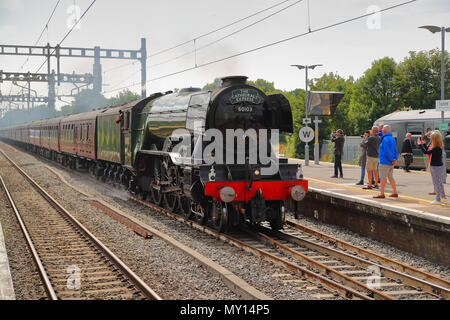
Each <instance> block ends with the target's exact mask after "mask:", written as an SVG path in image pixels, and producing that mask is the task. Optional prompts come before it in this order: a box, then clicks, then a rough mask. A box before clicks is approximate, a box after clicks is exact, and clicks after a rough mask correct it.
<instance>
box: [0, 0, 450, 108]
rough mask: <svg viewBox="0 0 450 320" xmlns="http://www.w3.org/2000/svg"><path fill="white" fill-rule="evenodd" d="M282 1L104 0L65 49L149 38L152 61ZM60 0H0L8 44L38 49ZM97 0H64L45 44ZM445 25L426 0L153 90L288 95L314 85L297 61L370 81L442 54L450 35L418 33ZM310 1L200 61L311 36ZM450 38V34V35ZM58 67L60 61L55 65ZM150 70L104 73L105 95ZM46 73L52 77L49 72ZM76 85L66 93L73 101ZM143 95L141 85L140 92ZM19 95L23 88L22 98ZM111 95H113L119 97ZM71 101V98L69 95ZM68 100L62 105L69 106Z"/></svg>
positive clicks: (439, 7)
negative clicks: (393, 67)
mask: <svg viewBox="0 0 450 320" xmlns="http://www.w3.org/2000/svg"><path fill="white" fill-rule="evenodd" d="M281 1H282V0H228V1H217V0H191V1H185V0H147V1H144V0H127V1H119V0H97V2H96V3H95V4H94V5H93V6H92V8H91V9H90V10H89V11H88V13H87V14H86V16H85V17H84V18H83V19H82V20H81V22H80V28H79V29H76V30H74V31H73V32H72V33H71V34H70V35H69V37H68V38H67V39H66V40H65V41H64V43H63V45H62V46H73V47H87V48H92V47H94V46H100V47H102V48H110V49H139V48H140V38H141V37H144V38H146V39H147V50H148V52H149V54H152V53H154V52H157V51H159V50H162V49H165V48H167V47H170V46H173V45H176V44H179V43H181V42H184V41H187V40H190V39H193V38H195V37H197V36H199V35H201V34H203V33H205V32H208V31H211V30H214V29H216V28H219V27H222V26H224V25H226V24H228V23H230V22H233V21H235V20H238V19H240V18H243V17H246V16H248V15H250V14H252V13H255V12H257V11H259V10H262V9H264V8H267V7H270V6H271V5H275V4H277V3H279V2H281ZM405 1H406V0H309V7H310V27H311V30H313V31H314V30H316V29H318V28H321V27H325V26H327V25H330V24H333V23H336V22H340V21H343V20H346V19H349V18H353V17H356V16H358V15H362V14H365V13H367V10H368V8H369V7H371V6H377V7H378V8H380V9H382V8H385V7H389V6H392V5H395V4H399V3H402V2H405ZM56 2H57V0H0V43H1V44H18V45H19V44H20V45H32V44H34V43H35V42H36V40H37V39H38V36H39V34H40V33H41V30H42V29H43V27H44V25H45V23H46V21H47V20H48V18H49V16H50V13H51V12H52V9H53V8H54V6H55V4H56ZM91 2H92V0H76V1H74V0H61V2H60V4H59V6H58V8H57V10H56V12H55V14H54V16H53V18H52V20H51V22H50V23H49V26H48V32H47V31H46V32H44V35H43V37H42V39H41V41H40V42H39V45H45V44H46V43H47V42H49V43H50V44H51V45H55V44H57V43H58V42H59V41H61V39H62V37H63V36H64V35H65V34H66V33H67V31H68V30H69V28H68V26H67V25H68V21H69V20H70V18H71V13H70V9H71V6H73V5H75V6H78V7H79V8H80V11H81V12H84V10H85V9H86V8H87V7H88V5H89V4H90V3H91ZM295 2H296V0H290V1H287V2H286V3H285V4H283V5H281V6H278V7H276V8H273V9H272V10H270V11H267V12H264V13H262V14H260V15H257V16H255V17H253V18H251V19H248V20H245V21H243V22H241V23H239V24H237V25H234V26H232V27H230V28H227V29H225V30H222V31H220V32H217V33H214V34H212V35H210V36H208V37H204V38H201V39H199V40H198V41H197V47H201V46H202V45H205V44H207V43H209V42H211V41H214V40H216V39H218V38H220V37H223V36H225V35H227V34H229V33H232V32H233V31H236V30H238V29H240V28H242V27H244V26H246V25H248V24H250V23H252V22H255V21H257V20H259V19H261V18H263V17H265V16H267V15H269V14H271V13H274V12H276V11H278V10H280V9H281V8H283V7H286V6H288V5H290V4H293V3H295ZM421 25H438V26H447V27H450V0H418V1H416V2H413V3H411V4H408V5H405V6H402V7H399V8H396V9H393V10H390V11H387V12H383V13H381V15H380V19H379V20H378V19H377V18H376V17H374V16H372V17H370V18H363V19H361V20H357V21H353V22H350V23H347V24H344V25H340V26H337V27H334V28H331V29H326V30H323V31H319V32H315V33H312V34H308V35H306V36H303V37H300V38H297V39H294V40H291V41H288V42H284V43H282V44H279V45H276V46H273V47H270V48H266V49H263V50H259V51H256V52H253V53H249V54H246V55H243V56H239V57H237V58H232V59H229V60H226V61H224V62H220V63H217V64H213V65H210V66H207V67H203V68H198V69H195V70H191V71H188V72H185V73H182V74H179V75H175V76H171V77H167V78H164V79H161V80H157V81H150V82H149V83H148V84H147V93H151V92H157V91H167V90H171V89H173V88H183V87H189V86H198V87H201V86H203V85H204V84H206V83H207V82H212V80H213V79H214V78H216V77H222V76H226V75H246V76H248V77H249V78H250V79H257V78H263V79H266V80H269V81H274V82H275V86H276V87H277V88H280V89H287V90H292V89H295V88H299V87H301V88H303V87H304V85H305V79H304V78H305V74H304V71H302V72H300V71H298V70H297V69H294V68H292V67H290V66H289V65H290V64H317V63H320V64H323V67H320V68H317V69H315V70H314V71H311V72H310V77H320V76H321V75H322V74H323V73H324V72H331V71H332V72H337V73H338V74H339V75H341V76H343V77H348V76H350V75H353V76H354V77H355V78H357V77H360V76H361V75H362V74H363V73H364V71H365V70H366V69H368V68H369V67H370V64H371V62H372V61H373V60H374V59H379V58H382V57H385V56H390V57H393V58H394V59H395V60H396V61H397V62H398V61H400V60H402V59H403V58H404V57H405V56H406V55H408V52H409V51H411V50H414V51H417V50H429V49H432V48H440V46H441V42H440V35H438V34H431V33H430V32H428V31H426V30H422V29H418V28H417V27H419V26H421ZM308 26H309V24H308V10H307V0H304V1H301V2H300V3H298V4H295V5H293V6H292V7H290V8H288V9H286V10H285V11H283V12H280V13H278V14H276V15H274V16H272V17H270V18H268V19H267V20H265V21H263V22H261V23H258V24H256V25H254V26H252V27H250V28H248V29H246V30H244V31H242V32H239V33H237V34H235V35H233V36H231V37H229V38H227V39H225V40H223V41H220V42H218V43H216V44H214V45H212V46H210V47H208V48H205V49H203V50H200V51H198V52H197V64H199V65H200V64H203V63H207V62H209V61H213V60H217V59H220V58H223V57H227V56H230V55H233V54H236V53H239V52H242V51H246V50H249V49H252V48H255V47H258V46H261V45H264V44H267V43H270V42H274V41H277V40H281V39H284V38H288V37H290V36H294V35H297V34H301V33H304V32H306V31H308ZM449 35H450V34H449ZM447 43H449V46H450V36H447ZM193 48H194V44H193V43H192V42H191V43H189V44H187V45H185V46H183V47H181V48H178V49H177V50H172V51H170V52H167V53H165V54H162V55H160V56H157V57H154V58H151V59H149V61H148V64H149V65H152V64H157V63H159V62H163V61H166V60H168V59H171V58H173V57H176V56H179V55H180V54H183V53H186V52H189V51H191V50H192V49H193ZM25 60H26V57H24V56H20V57H16V56H4V55H0V70H4V71H7V72H16V71H19V69H20V66H21V65H22V64H23V63H24V61H25ZM42 62H43V58H42V57H36V58H30V60H29V62H28V63H27V64H26V65H25V67H24V68H23V70H22V71H23V72H26V71H31V72H35V71H36V70H37V68H38V67H39V66H40V65H41V64H42ZM52 63H53V66H54V67H55V68H56V63H55V61H52ZM126 63H129V61H126V60H106V59H105V60H102V67H103V71H106V70H108V69H111V68H114V67H116V66H120V65H122V64H126ZM92 64H93V60H92V59H76V58H64V59H62V64H61V67H62V71H63V72H67V73H72V72H73V71H75V72H76V73H86V72H92ZM194 65H195V56H194V55H193V54H191V55H187V56H185V57H183V58H181V59H178V60H175V61H172V62H171V63H168V64H164V65H160V66H155V67H149V68H148V70H147V72H148V73H147V79H153V78H155V77H159V76H163V75H166V74H170V73H172V72H176V71H179V70H183V69H186V68H189V67H192V66H194ZM139 70H140V65H139V63H136V64H134V65H129V66H126V67H123V68H119V69H116V70H113V71H110V72H106V73H105V74H104V75H103V77H104V78H103V85H104V86H103V90H104V91H110V90H112V89H115V88H119V87H123V86H126V85H129V84H132V83H135V82H139V81H140V71H139ZM41 72H46V67H44V68H42V70H41ZM32 87H33V88H34V89H36V90H38V93H39V94H40V95H44V96H46V95H47V86H46V85H45V84H33V85H32ZM0 88H1V91H2V93H3V94H4V95H6V94H8V93H9V92H10V90H11V89H10V88H11V83H2V84H0ZM72 88H73V86H72V85H63V86H61V87H60V88H59V89H58V92H59V93H61V94H67V93H68V92H70V89H72ZM130 89H131V90H133V91H135V92H140V87H139V86H134V87H131V88H130ZM19 90H20V89H19V88H17V87H14V88H13V89H12V91H11V92H12V94H17V93H18V92H19ZM116 93H117V91H115V92H112V93H107V94H106V96H108V97H109V96H111V95H114V94H116ZM65 100H70V99H69V98H66V99H65ZM61 104H62V102H59V103H58V105H61Z"/></svg>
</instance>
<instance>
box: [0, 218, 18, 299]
mask: <svg viewBox="0 0 450 320" xmlns="http://www.w3.org/2000/svg"><path fill="white" fill-rule="evenodd" d="M0 300H15V295H14V287H13V282H12V278H11V272H10V270H9V262H8V255H7V253H6V246H5V237H4V235H3V227H2V224H1V222H0Z"/></svg>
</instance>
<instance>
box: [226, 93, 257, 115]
mask: <svg viewBox="0 0 450 320" xmlns="http://www.w3.org/2000/svg"><path fill="white" fill-rule="evenodd" d="M263 101H264V100H263V98H262V97H261V96H260V95H259V93H258V91H256V90H254V89H237V90H233V91H232V92H231V98H230V103H231V104H238V103H241V102H248V103H251V104H261V103H262V102H263ZM244 112H251V111H244Z"/></svg>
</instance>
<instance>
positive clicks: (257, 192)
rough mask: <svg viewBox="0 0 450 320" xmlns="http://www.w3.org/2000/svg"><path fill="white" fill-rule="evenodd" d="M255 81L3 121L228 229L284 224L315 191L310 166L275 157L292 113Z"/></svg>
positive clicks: (17, 136) (71, 162)
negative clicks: (290, 208) (307, 176)
mask: <svg viewBox="0 0 450 320" xmlns="http://www.w3.org/2000/svg"><path fill="white" fill-rule="evenodd" d="M246 80H247V77H243V76H235V77H226V78H223V79H222V87H221V88H218V89H215V90H212V91H201V90H200V89H198V88H186V89H182V90H180V91H179V92H176V93H173V92H166V93H156V94H152V95H151V96H149V97H147V98H144V99H140V100H136V101H133V102H130V103H127V104H125V105H121V106H114V107H109V108H105V109H99V110H94V111H90V112H86V113H80V114H75V115H69V116H64V117H57V118H52V119H46V120H40V121H34V122H31V123H27V124H23V125H18V126H14V127H8V128H1V129H0V137H1V138H2V139H4V140H6V141H8V142H14V143H16V144H18V145H20V146H22V147H24V148H26V149H28V150H29V151H33V152H36V153H39V154H41V155H42V156H45V157H47V158H49V159H52V160H55V161H58V162H59V163H61V164H63V165H64V166H68V167H71V168H73V169H77V170H87V171H89V173H90V174H92V175H93V176H94V177H96V178H97V179H100V180H102V181H104V182H109V183H113V184H115V185H120V186H122V187H124V188H126V189H128V190H129V192H131V193H133V194H135V195H137V196H138V197H140V198H141V199H144V200H147V201H150V202H153V203H155V204H156V205H159V206H163V207H165V208H167V209H169V210H171V211H175V212H178V213H179V214H181V215H184V216H185V217H186V218H189V219H193V220H195V221H197V222H199V223H201V224H206V223H209V224H211V225H212V226H213V227H214V228H215V229H216V230H218V231H220V232H226V231H227V230H228V229H229V228H231V227H234V226H237V225H240V224H244V223H251V224H258V223H261V222H263V221H268V222H269V223H270V225H271V227H272V228H273V229H281V228H282V227H283V224H284V210H285V209H284V201H285V200H288V199H293V200H295V201H300V200H302V199H303V198H304V197H305V194H306V192H307V191H308V182H307V181H306V180H304V179H303V174H302V170H301V166H300V165H297V164H290V163H288V160H287V158H280V157H278V156H277V155H275V156H274V148H273V145H274V144H276V143H277V142H276V141H273V140H274V138H273V137H276V134H277V133H281V134H284V135H291V134H292V133H293V123H292V111H291V108H290V104H289V101H288V100H287V99H286V98H285V97H284V96H283V95H282V94H272V95H266V94H264V93H263V92H262V91H261V90H259V89H257V88H255V87H253V86H250V85H248V84H247V82H246ZM255 146H256V147H255ZM225 156H226V161H222V159H220V158H225Z"/></svg>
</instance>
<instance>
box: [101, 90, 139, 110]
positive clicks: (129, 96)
mask: <svg viewBox="0 0 450 320" xmlns="http://www.w3.org/2000/svg"><path fill="white" fill-rule="evenodd" d="M140 97H141V96H140V95H139V94H137V93H135V92H132V91H130V90H129V89H126V90H123V91H121V92H119V94H117V95H116V96H115V97H112V98H110V99H109V103H110V104H111V105H113V106H120V105H122V104H125V103H128V102H131V101H134V100H137V99H139V98H140Z"/></svg>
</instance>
